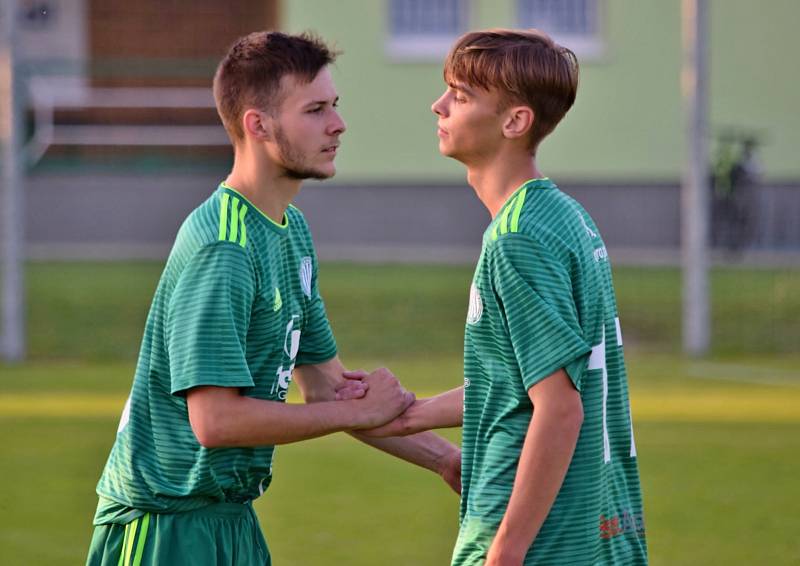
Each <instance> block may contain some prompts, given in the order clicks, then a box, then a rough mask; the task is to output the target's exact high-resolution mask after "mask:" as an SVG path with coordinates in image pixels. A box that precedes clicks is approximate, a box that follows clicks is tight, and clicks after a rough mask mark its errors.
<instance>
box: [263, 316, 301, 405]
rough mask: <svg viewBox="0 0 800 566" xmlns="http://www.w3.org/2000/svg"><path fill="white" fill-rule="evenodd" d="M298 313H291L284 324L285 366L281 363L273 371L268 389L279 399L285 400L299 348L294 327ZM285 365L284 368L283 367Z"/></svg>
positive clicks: (298, 340) (297, 335) (298, 338)
mask: <svg viewBox="0 0 800 566" xmlns="http://www.w3.org/2000/svg"><path fill="white" fill-rule="evenodd" d="M297 318H299V315H296V314H293V315H292V318H291V320H290V321H289V324H287V325H286V336H285V337H284V339H283V353H284V354H286V356H288V362H287V364H286V366H284V364H281V365H280V366H279V367H278V370H277V371H276V372H275V375H276V378H277V379H276V380H275V383H274V384H273V385H272V389H271V390H270V394H271V395H275V396H276V397H277V398H278V399H280V400H281V401H285V400H286V392H287V391H288V390H289V383H291V381H292V371H294V365H295V362H296V360H297V352H298V350H300V331H299V330H295V329H294V322H295V319H297ZM284 367H286V369H284Z"/></svg>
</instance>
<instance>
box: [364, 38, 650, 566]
mask: <svg viewBox="0 0 800 566" xmlns="http://www.w3.org/2000/svg"><path fill="white" fill-rule="evenodd" d="M444 78H445V82H446V83H447V90H446V91H445V93H444V94H443V95H442V96H441V97H440V98H439V99H438V100H437V101H436V102H435V103H434V104H433V106H432V110H433V112H434V113H435V114H436V115H437V116H438V126H439V128H438V135H439V150H440V152H441V153H442V154H443V155H446V156H448V157H452V158H454V159H457V160H458V161H460V162H462V163H464V165H466V167H467V179H468V181H469V184H470V185H471V186H472V187H473V188H474V189H475V192H476V193H477V195H478V198H479V199H480V200H481V202H483V204H484V205H485V206H486V208H487V209H488V211H489V213H490V214H491V217H492V221H491V223H490V224H489V226H488V228H487V229H486V232H485V234H484V237H483V249H482V250H481V256H480V259H479V260H478V265H477V268H476V270H475V275H474V278H473V282H472V286H471V289H470V301H469V310H468V314H467V324H466V330H465V340H464V387H463V388H458V389H454V390H452V391H449V392H447V393H443V394H442V395H439V396H437V397H433V398H431V399H420V400H417V401H416V402H415V403H414V404H413V405H411V407H409V409H408V410H406V411H405V412H404V413H403V414H402V415H401V416H400V417H398V418H397V419H395V420H394V421H392V422H391V423H389V424H387V425H384V426H383V427H380V428H378V429H376V430H373V431H372V432H371V433H370V434H375V435H391V434H409V433H413V432H417V431H420V430H427V429H431V428H437V427H445V426H457V425H459V424H462V419H463V427H464V428H463V444H462V451H463V462H462V485H463V489H462V498H461V514H460V515H461V516H460V519H461V528H460V532H459V536H458V541H457V543H456V548H455V551H454V553H453V561H452V564H453V565H454V566H478V565H481V566H483V565H484V564H485V565H486V566H520V565H526V566H530V565H533V564H547V565H557V566H558V565H561V566H576V565H586V566H588V565H595V564H631V565H634V564H635V565H641V564H646V563H647V547H646V543H645V536H644V520H643V515H642V499H641V493H640V487H639V473H638V466H637V460H636V447H635V444H634V441H633V430H632V424H631V415H630V405H629V401H628V386H627V377H626V374H625V364H624V360H623V351H622V334H621V331H620V325H619V318H618V315H617V307H616V300H615V297H614V289H613V283H612V280H611V267H610V264H609V261H608V254H607V252H606V248H605V245H604V244H603V241H602V239H601V238H600V234H599V231H598V229H597V226H596V225H595V224H594V222H593V221H592V219H591V217H590V216H589V215H588V214H587V213H586V211H585V210H584V209H583V207H581V206H580V204H578V203H577V202H576V201H575V200H573V199H572V198H570V197H569V196H567V195H566V194H564V193H563V192H561V191H560V190H559V189H558V188H557V187H556V185H555V184H554V183H553V182H552V181H551V180H550V179H549V178H547V177H545V176H544V175H543V174H542V173H541V171H540V170H539V169H538V166H537V164H536V150H537V148H538V147H539V144H540V143H541V141H542V139H544V138H545V137H546V136H547V135H548V134H549V133H550V132H552V131H553V129H554V128H555V127H556V125H557V124H558V123H559V121H560V120H561V119H562V118H563V117H564V115H565V114H566V113H567V111H568V110H569V109H570V108H571V107H572V104H573V102H574V101H575V95H576V92H577V86H578V63H577V60H576V58H575V55H574V54H573V53H572V52H571V51H569V50H568V49H566V48H564V47H561V46H559V45H557V44H556V43H554V42H553V41H552V40H551V39H550V38H549V37H548V36H547V35H545V34H544V33H541V32H539V31H536V30H506V29H494V30H486V31H478V32H471V33H468V34H466V35H464V36H463V37H462V38H460V39H459V40H458V41H457V42H456V44H455V45H454V46H453V48H452V49H451V51H450V53H449V55H448V57H447V60H446V62H445V67H444ZM462 399H463V404H462Z"/></svg>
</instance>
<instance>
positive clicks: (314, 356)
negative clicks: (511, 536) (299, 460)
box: [87, 32, 460, 566]
mask: <svg viewBox="0 0 800 566" xmlns="http://www.w3.org/2000/svg"><path fill="white" fill-rule="evenodd" d="M333 60H334V53H332V52H331V51H330V50H329V49H328V48H327V47H326V46H325V45H324V44H323V43H322V42H321V41H320V40H319V39H317V38H314V37H312V36H309V35H300V36H290V35H285V34H281V33H276V32H271V33H267V32H261V33H254V34H251V35H249V36H246V37H243V38H241V39H240V40H238V41H237V42H236V43H235V44H234V45H233V47H232V48H231V50H230V51H229V52H228V54H227V56H226V57H225V58H224V59H223V61H222V62H221V63H220V65H219V67H218V69H217V73H216V76H215V78H214V96H215V100H216V103H217V109H218V111H219V114H220V117H221V118H222V121H223V124H224V125H225V128H226V130H227V131H228V133H229V135H230V137H231V140H232V142H233V146H234V154H235V157H234V166H233V169H232V171H231V173H230V175H229V176H228V178H227V179H226V180H225V181H224V182H223V183H221V184H220V186H219V187H218V188H217V189H216V191H214V192H213V194H212V195H211V196H210V197H209V198H208V199H207V200H206V201H205V202H203V203H202V204H200V206H199V207H197V208H196V209H195V210H194V211H193V212H192V213H191V214H190V215H189V217H188V218H187V219H186V220H185V222H184V223H183V225H182V227H181V229H180V231H179V233H178V235H177V238H176V241H175V244H174V246H173V249H172V251H171V253H170V256H169V259H168V260H167V264H166V266H165V268H164V272H163V274H162V276H161V279H160V281H159V284H158V288H157V290H156V293H155V297H154V299H153V303H152V306H151V308H150V313H149V316H148V318H147V323H146V327H145V333H144V339H143V340H142V346H141V351H140V355H139V360H138V364H137V367H136V374H135V377H134V381H133V386H132V389H131V394H130V397H129V399H128V402H127V403H126V405H125V409H124V411H123V415H122V419H121V422H120V425H119V429H118V432H117V437H116V441H115V443H114V446H113V448H112V450H111V454H110V456H109V458H108V461H107V463H106V466H105V469H104V471H103V474H102V477H101V478H100V481H99V483H98V486H97V493H98V495H99V504H98V508H97V512H96V514H95V518H94V524H95V530H94V536H93V539H92V543H91V547H90V550H89V556H88V559H87V564H89V565H92V566H94V565H97V566H101V565H102V566H107V565H108V566H118V565H125V566H130V565H136V566H138V565H141V564H152V565H156V564H158V565H161V566H167V565H169V566H179V565H183V564H185V565H192V566H198V565H229V566H234V565H236V566H251V565H252V566H254V565H260V566H264V565H268V564H270V556H269V552H268V549H267V546H266V543H265V540H264V538H263V535H262V534H261V530H260V528H259V525H258V521H257V520H256V516H255V513H254V511H253V507H252V501H253V500H254V499H255V498H257V497H258V496H259V495H261V494H262V493H263V492H264V490H265V489H266V488H267V486H268V485H269V483H270V480H271V478H272V459H273V451H274V446H275V445H276V444H284V443H289V442H296V441H300V440H304V439H308V438H314V437H318V436H321V435H324V434H329V433H333V432H336V431H358V430H359V429H367V428H372V427H375V426H378V425H382V424H384V423H386V422H388V421H390V420H391V419H393V418H395V417H396V416H397V415H398V414H400V413H401V412H402V411H403V410H405V409H406V408H407V407H408V406H409V404H410V403H411V402H413V401H414V397H413V395H411V394H410V393H408V392H406V391H405V390H403V388H402V387H401V386H400V385H399V383H398V382H397V380H396V379H395V377H394V376H393V375H392V374H391V373H390V372H389V371H388V370H385V369H380V370H376V371H375V372H372V373H371V374H366V373H361V374H359V375H360V376H361V379H355V380H347V379H345V378H344V377H343V372H344V369H345V368H344V367H343V366H342V364H341V362H340V361H339V359H338V357H337V356H336V343H335V342H334V339H333V334H332V332H331V328H330V325H329V324H328V320H327V316H326V314H325V308H324V306H323V302H322V299H321V297H320V294H319V289H318V284H317V271H318V266H317V259H316V255H315V253H314V247H313V245H312V242H311V237H310V235H309V231H308V227H307V226H306V223H305V220H304V219H303V215H302V214H301V212H300V211H299V210H298V209H297V208H295V207H293V206H292V205H291V201H292V199H293V198H294V197H295V195H296V194H297V192H298V190H299V189H300V184H301V182H302V180H303V179H306V178H320V179H322V178H327V177H330V176H332V175H333V174H334V173H335V167H334V164H333V161H334V158H335V156H336V151H337V147H338V146H339V138H340V136H341V135H342V133H343V132H344V130H345V125H344V122H343V121H342V119H341V118H340V116H339V114H338V112H337V110H336V106H337V101H338V96H337V94H336V89H335V87H334V84H333V81H332V79H331V74H330V72H329V69H328V66H329V65H330V64H331V63H332V62H333ZM292 379H294V380H296V381H297V382H298V384H299V386H300V390H301V392H302V394H303V396H304V398H305V401H306V403H304V404H287V403H285V400H286V392H287V389H288V387H289V383H290V381H291V380H292ZM353 434H355V435H356V436H358V432H354V433H353ZM362 439H363V440H365V441H367V442H368V443H370V444H371V445H373V446H375V447H377V448H380V449H382V450H385V451H387V452H389V453H391V454H393V455H395V456H398V457H400V458H403V459H405V460H408V461H410V462H413V463H415V464H418V465H420V466H424V467H426V468H429V469H431V470H433V471H436V472H438V473H440V474H441V475H442V476H443V477H444V479H445V480H446V481H448V483H450V485H451V486H452V487H453V488H454V489H456V490H458V488H459V480H460V478H459V474H458V472H459V469H460V451H459V450H458V448H457V447H455V446H453V445H452V444H451V443H449V442H447V441H446V440H444V439H442V438H440V437H438V436H436V435H433V434H432V433H426V434H425V435H417V436H414V437H411V438H390V439H371V438H370V439H366V438H362ZM309 512H311V510H309Z"/></svg>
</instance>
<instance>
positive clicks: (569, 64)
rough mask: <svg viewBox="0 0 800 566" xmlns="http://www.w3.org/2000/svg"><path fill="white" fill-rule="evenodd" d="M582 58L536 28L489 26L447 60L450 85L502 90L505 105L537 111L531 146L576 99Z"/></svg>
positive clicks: (466, 37)
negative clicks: (456, 83)
mask: <svg viewBox="0 0 800 566" xmlns="http://www.w3.org/2000/svg"><path fill="white" fill-rule="evenodd" d="M578 70H579V68H578V59H577V58H576V57H575V54H574V53H573V52H572V51H570V50H569V49H567V48H566V47H562V46H561V45H558V44H557V43H555V42H554V41H553V40H552V39H551V38H550V36H548V35H547V34H546V33H544V32H541V31H539V30H536V29H530V30H515V29H488V30H482V31H472V32H469V33H466V34H464V35H463V36H461V37H460V38H459V39H458V40H457V41H456V43H455V45H453V47H452V48H451V49H450V53H448V55H447V59H446V60H445V64H444V79H445V82H447V83H448V84H452V83H454V82H463V83H465V84H467V85H469V86H474V87H479V88H482V89H483V90H487V91H490V90H496V91H497V92H499V93H500V95H501V101H502V102H501V104H502V107H501V108H500V110H503V109H505V108H508V106H510V105H512V104H524V105H526V106H529V107H530V108H531V109H532V110H533V112H534V122H533V127H532V128H531V131H530V134H529V149H530V150H531V152H532V153H535V152H536V148H537V147H538V146H539V143H540V142H541V141H542V140H543V139H544V138H545V137H546V136H547V135H548V134H550V133H551V132H552V131H553V130H554V129H555V127H556V125H558V123H559V122H560V121H561V119H562V118H563V117H564V116H565V115H566V113H567V111H568V110H569V109H570V108H571V107H572V105H573V103H574V102H575V95H576V94H577V91H578Z"/></svg>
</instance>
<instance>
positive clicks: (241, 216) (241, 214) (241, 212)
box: [239, 204, 250, 247]
mask: <svg viewBox="0 0 800 566" xmlns="http://www.w3.org/2000/svg"><path fill="white" fill-rule="evenodd" d="M248 210H250V209H249V208H248V207H246V206H245V205H244V204H243V205H242V208H240V209H239V225H240V226H239V232H241V233H242V237H241V238H240V239H239V245H240V246H242V247H245V246H246V245H247V224H245V222H244V217H245V215H246V214H247V211H248Z"/></svg>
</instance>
